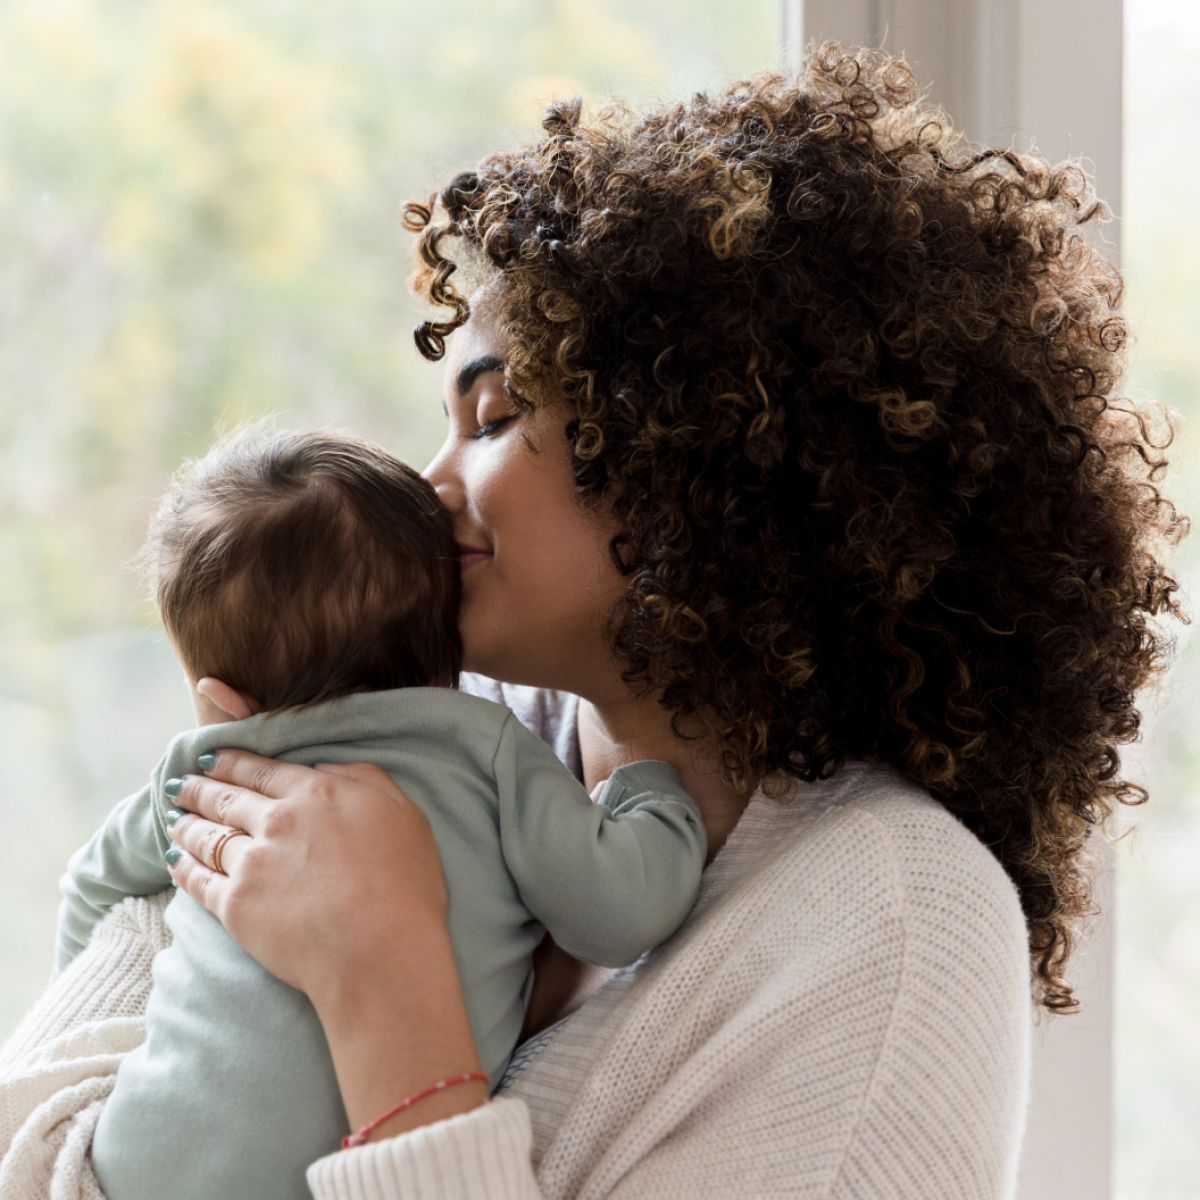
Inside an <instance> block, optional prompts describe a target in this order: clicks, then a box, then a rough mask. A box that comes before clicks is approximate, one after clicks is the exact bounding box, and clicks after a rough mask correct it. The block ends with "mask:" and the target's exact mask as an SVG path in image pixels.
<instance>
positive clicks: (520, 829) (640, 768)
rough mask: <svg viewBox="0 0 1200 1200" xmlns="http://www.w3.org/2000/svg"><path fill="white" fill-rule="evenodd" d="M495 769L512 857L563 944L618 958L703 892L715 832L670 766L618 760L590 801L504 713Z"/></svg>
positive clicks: (663, 929)
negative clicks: (622, 763) (597, 795)
mask: <svg viewBox="0 0 1200 1200" xmlns="http://www.w3.org/2000/svg"><path fill="white" fill-rule="evenodd" d="M494 769H495V772H496V783H497V788H498V791H499V797H500V839H501V843H502V845H503V848H504V858H505V861H506V863H507V864H508V869H509V870H510V871H511V872H512V874H513V878H514V879H515V880H516V882H517V887H518V888H519V889H520V892H521V899H522V900H523V901H524V902H525V904H526V905H527V906H528V907H529V910H530V912H532V913H533V915H534V916H535V917H537V918H538V920H540V921H541V922H542V923H543V924H544V925H545V926H546V928H547V929H548V930H549V931H550V935H551V936H552V937H553V938H554V940H555V941H556V942H557V943H558V944H559V945H560V946H561V947H562V948H563V949H564V950H566V951H567V952H568V953H570V954H573V955H575V957H576V958H581V959H583V960H584V961H585V962H591V963H598V964H599V965H601V966H605V967H622V966H626V965H627V964H629V963H631V962H634V961H636V960H637V959H638V958H639V957H641V955H642V954H644V953H645V952H646V951H647V950H649V949H651V948H652V947H654V946H656V945H658V943H659V942H661V941H663V940H665V939H666V938H667V937H669V936H670V935H671V934H672V933H674V932H675V930H676V929H677V928H678V927H679V926H680V924H681V923H682V922H683V920H684V918H685V917H686V916H687V914H688V911H689V910H690V909H691V907H692V903H693V901H694V900H695V898H696V892H697V890H698V889H699V886H700V875H701V873H702V871H703V870H704V856H705V853H706V851H707V846H708V843H707V837H706V834H705V831H704V822H703V820H702V819H701V817H700V809H699V807H698V806H697V804H696V802H695V801H694V800H693V799H692V798H691V797H690V796H689V795H688V794H687V793H686V792H685V791H684V790H683V785H682V784H681V783H680V781H679V776H678V775H677V774H676V773H675V771H674V769H673V768H672V767H669V766H668V765H667V764H666V763H660V762H640V763H633V764H631V765H629V766H624V767H620V768H619V769H618V770H616V771H614V772H613V775H612V778H611V779H609V781H608V784H607V786H606V787H605V789H604V794H603V795H602V796H601V797H600V802H599V803H598V804H593V803H592V802H591V799H590V797H589V796H588V794H587V792H586V791H585V790H584V787H583V785H582V784H580V783H579V782H578V781H577V780H575V779H574V778H572V777H571V775H570V774H569V773H568V772H567V771H565V770H564V769H563V767H562V764H561V763H559V762H558V760H557V759H556V758H555V757H554V755H553V753H552V752H551V751H550V750H549V749H548V748H547V747H546V746H545V745H544V744H542V742H540V741H539V740H538V739H537V738H536V737H534V736H533V735H532V734H531V733H529V731H528V730H526V729H525V728H524V727H523V726H521V725H520V724H519V723H518V722H517V720H516V719H515V718H513V717H509V719H508V720H507V722H506V723H505V726H504V730H503V733H502V734H501V737H500V741H499V745H498V746H497V750H496V757H495V760H494Z"/></svg>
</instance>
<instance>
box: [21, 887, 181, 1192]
mask: <svg viewBox="0 0 1200 1200" xmlns="http://www.w3.org/2000/svg"><path fill="white" fill-rule="evenodd" d="M170 896H171V893H169V892H164V893H162V894H160V895H157V896H151V897H149V898H146V899H143V898H138V899H131V900H127V901H125V902H124V903H123V904H121V905H119V906H118V907H117V908H115V909H114V910H113V911H112V912H111V913H110V914H109V915H108V916H107V917H106V918H105V919H104V920H102V921H101V922H100V923H99V924H98V925H97V927H96V930H95V933H94V934H93V936H92V938H91V940H90V941H89V942H88V944H87V947H86V949H84V950H83V951H82V953H80V954H79V955H78V957H76V958H75V959H74V961H73V962H72V963H71V965H70V966H69V967H67V968H66V970H64V971H62V972H61V973H60V974H59V975H58V976H57V977H56V978H55V979H54V981H53V982H52V983H51V984H50V985H49V987H47V988H46V990H45V991H44V992H43V993H42V995H41V996H40V997H39V999H38V1001H37V1003H36V1004H35V1005H34V1006H33V1009H32V1010H31V1011H30V1012H29V1014H28V1015H27V1016H26V1017H25V1019H24V1020H23V1021H22V1022H21V1024H20V1025H18V1026H17V1028H16V1030H15V1031H14V1032H13V1034H12V1035H11V1036H10V1037H9V1039H8V1041H7V1042H5V1043H4V1046H3V1047H2V1048H0V1196H20V1197H22V1200H43V1197H46V1198H48V1197H55V1198H62V1200H66V1198H68V1197H69V1198H70V1200H76V1198H78V1200H103V1197H102V1196H101V1193H100V1190H99V1188H98V1187H97V1185H96V1182H95V1179H94V1178H93V1176H92V1170H91V1163H90V1160H89V1158H88V1149H89V1147H90V1145H91V1138H92V1132H93V1130H94V1129H95V1125H96V1120H97V1119H98V1117H99V1115H100V1109H101V1106H102V1105H103V1103H104V1100H105V1098H106V1097H107V1096H108V1093H109V1092H110V1091H111V1090H112V1086H113V1083H114V1081H115V1079H116V1072H117V1068H118V1066H119V1065H120V1063H121V1060H122V1059H123V1058H124V1057H125V1055H126V1054H127V1053H128V1052H129V1051H130V1050H132V1049H134V1047H136V1046H138V1045H140V1044H141V1042H142V1040H143V1039H144V1038H145V1019H144V1015H145V1010H146V1001H147V999H148V998H149V995H150V987H151V974H150V965H151V962H152V961H153V959H154V955H155V954H156V953H157V952H158V951H159V950H161V949H164V948H165V947H166V946H167V945H168V944H169V943H170V940H171V935H170V931H169V929H168V928H167V926H166V923H165V922H164V920H163V910H164V909H165V908H166V905H167V902H168V900H169V899H170Z"/></svg>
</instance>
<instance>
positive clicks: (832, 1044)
mask: <svg viewBox="0 0 1200 1200" xmlns="http://www.w3.org/2000/svg"><path fill="white" fill-rule="evenodd" d="M164 899H165V897H156V898H152V899H150V900H133V901H127V902H126V903H125V904H124V905H122V906H121V908H120V909H118V910H117V911H115V912H114V913H113V914H111V915H110V916H109V917H108V918H107V919H106V921H105V922H104V923H103V924H102V925H101V926H100V927H99V928H98V929H97V931H96V934H95V936H94V937H93V940H92V942H91V943H90V944H89V946H88V948H87V950H86V951H84V953H83V954H81V955H80V957H79V958H78V959H77V960H76V961H75V963H74V964H73V965H72V967H71V968H70V969H69V970H68V971H67V972H65V973H64V974H63V975H62V976H60V977H59V978H58V980H56V981H55V983H54V984H52V985H51V987H50V989H49V990H48V991H47V992H46V993H45V995H44V996H43V997H42V999H41V1000H40V1001H39V1003H38V1005H37V1006H36V1007H35V1009H34V1010H33V1012H32V1013H31V1014H30V1015H29V1017H28V1018H27V1019H26V1021H25V1022H24V1024H23V1025H22V1026H21V1027H20V1028H19V1029H18V1031H17V1033H16V1034H15V1035H14V1037H13V1038H12V1039H11V1040H10V1041H9V1043H8V1044H7V1045H6V1047H5V1048H4V1051H3V1053H2V1054H0V1197H2V1198H3V1200H41V1198H42V1197H51V1198H53V1200H82V1198H87V1200H96V1198H97V1197H99V1192H98V1190H97V1188H96V1185H95V1182H94V1180H93V1178H92V1176H91V1173H90V1170H89V1168H88V1164H87V1158H86V1152H87V1145H88V1140H89V1138H90V1135H91V1130H92V1128H93V1127H94V1123H95V1119H96V1114H97V1113H98V1111H99V1107H100V1105H101V1104H102V1103H103V1097H104V1095H106V1094H107V1091H108V1089H109V1088H110V1087H111V1080H112V1076H113V1073H114V1072H115V1070H116V1066H117V1064H118V1063H119V1061H120V1056H121V1054H123V1053H124V1052H125V1051H127V1050H128V1049H129V1048H130V1047H131V1046H132V1045H134V1044H136V1043H137V1041H138V1039H139V1038H140V1036H141V1025H140V1016H141V1013H142V1010H143V1008H144V1005H145V1000H146V995H147V993H148V991H149V986H150V976H149V962H150V958H151V956H152V955H153V953H154V952H155V950H156V949H158V948H160V947H161V946H162V945H163V944H165V940H166V936H167V934H166V930H165V927H164V926H163V922H162V915H161V914H162V905H163V901H164ZM1029 1026H1030V1004H1029V988H1028V960H1027V951H1026V944H1025V927H1024V922H1023V921H1022V918H1021V913H1020V908H1019V906H1018V903H1017V899H1016V896H1015V894H1014V891H1013V888H1012V886H1011V884H1010V883H1009V881H1008V879H1007V877H1006V876H1005V874H1004V872H1003V871H1002V870H1001V868H1000V867H999V865H998V864H997V863H996V862H995V861H994V859H993V858H992V857H991V855H990V854H989V853H988V851H987V850H986V849H985V848H984V847H983V846H982V845H980V843H979V842H978V841H977V840H976V839H975V838H974V837H973V836H972V835H971V834H969V833H968V832H967V831H966V830H965V829H963V828H962V826H961V825H959V824H958V822H957V821H955V820H954V819H953V818H952V817H950V816H949V815H948V814H947V813H946V812H945V811H944V810H943V809H942V808H941V807H940V806H939V805H938V804H937V803H936V802H934V801H933V800H931V799H930V798H929V797H928V796H927V795H925V794H924V793H922V792H921V791H919V790H918V789H915V788H913V787H911V786H909V785H908V784H906V783H903V782H902V781H900V780H899V779H898V778H897V777H896V776H895V775H894V774H892V773H891V772H889V771H887V770H884V769H876V768H872V767H869V766H866V765H862V764H859V765H854V766H851V767H849V768H847V769H845V770H844V771H842V772H841V773H840V774H839V775H838V776H837V777H836V778H835V779H833V780H831V781H828V782H826V783H822V784H815V785H806V786H802V787H800V788H798V789H797V792H796V794H795V796H794V797H793V798H792V799H791V800H790V801H789V802H787V803H775V802H772V801H768V800H765V799H763V798H761V797H759V798H756V799H755V800H754V801H753V802H752V803H751V804H750V806H749V808H748V809H747V811H746V813H745V815H744V816H743V818H742V820H741V821H740V822H739V824H738V825H737V827H736V829H735V830H734V832H733V834H732V835H731V836H730V838H729V840H728V842H727V843H726V845H725V847H724V848H723V849H722V851H721V853H720V854H719V855H718V857H717V859H716V861H715V862H714V863H713V864H712V866H711V867H710V868H709V869H708V871H707V872H706V873H705V876H704V882H703V885H702V888H701V892H700V898H699V900H698V901H697V903H696V907H695V909H694V910H693V912H692V914H691V916H690V917H689V918H688V920H687V922H686V923H685V924H684V926H683V928H682V929H681V930H680V931H679V932H678V933H677V934H676V935H675V936H674V937H673V938H672V939H671V940H670V941H669V942H667V943H665V944H664V945H662V946H660V947H659V948H658V949H656V950H654V951H652V952H651V953H650V954H649V955H647V956H646V957H645V958H643V959H642V960H641V961H640V962H639V963H637V964H636V965H634V966H633V967H630V968H628V969H626V970H625V971H622V972H620V973H619V974H618V975H617V976H616V977H615V978H613V979H612V980H610V981H609V983H607V984H606V985H605V986H604V988H603V989H602V990H601V992H600V993H599V994H598V995H597V996H596V997H595V998H594V999H593V1000H591V1001H589V1002H588V1003H587V1004H586V1005H585V1006H584V1007H583V1008H582V1009H580V1010H579V1012H577V1013H576V1014H575V1015H574V1016H572V1017H571V1018H569V1019H568V1020H567V1021H565V1022H563V1023H562V1024H561V1025H560V1026H559V1027H558V1028H557V1030H556V1031H555V1033H554V1035H553V1036H552V1037H550V1038H548V1039H547V1040H546V1042H545V1045H544V1047H543V1048H542V1049H541V1050H540V1052H539V1053H537V1054H536V1055H535V1056H533V1057H532V1059H530V1060H528V1061H527V1062H525V1063H523V1064H522V1063H521V1061H520V1060H519V1059H518V1062H517V1063H516V1064H515V1065H514V1068H513V1070H512V1071H510V1074H509V1077H508V1081H507V1084H508V1086H507V1090H506V1091H505V1094H504V1095H503V1096H502V1097H501V1098H498V1099H496V1100H493V1101H492V1103H490V1104H488V1105H486V1106H484V1107H483V1108H480V1109H476V1110H475V1111H473V1112H470V1113H467V1114H465V1115H464V1116H461V1117H456V1118H454V1119H452V1120H449V1121H444V1122H440V1123H438V1124H434V1125H430V1126H426V1127H425V1128H422V1129H418V1130H416V1131H414V1132H412V1133H409V1134H405V1135H403V1136H401V1137H398V1138H393V1139H391V1140H389V1141H385V1142H381V1143H377V1144H373V1145H368V1146H364V1147H361V1148H359V1149H356V1150H350V1151H343V1152H341V1153H339V1154H336V1155H333V1156H330V1157H328V1158H324V1159H321V1160H319V1161H318V1162H316V1163H314V1164H313V1166H312V1167H311V1168H310V1170H309V1183H310V1186H311V1188H312V1190H313V1192H314V1194H315V1195H316V1196H317V1197H318V1200H484V1198H487V1200H538V1198H539V1197H546V1198H547V1200H551V1198H553V1200H651V1198H654V1200H674V1198H679V1200H682V1198H684V1197H688V1198H690V1197H702V1196H712V1197H723V1198H739V1197H746V1198H749V1197H769V1196H789V1197H805V1198H812V1200H816V1198H818V1197H819V1198H821V1200H835V1198H836V1200H851V1198H853V1200H893V1198H894V1200H972V1198H976V1197H979V1198H985V1197H986V1198H988V1200H994V1198H1000V1197H1007V1196H1011V1194H1012V1190H1013V1184H1014V1177H1015V1173H1016V1161H1017V1152H1018V1148H1019V1144H1020V1135H1021V1125H1022V1115H1023V1109H1024V1103H1025V1091H1026V1081H1027V1073H1028V1041H1029ZM219 1152H220V1150H219V1147H214V1153H219ZM170 1191H171V1189H170V1182H169V1181H168V1180H164V1188H163V1194H164V1197H166V1196H169V1195H170ZM239 1200H240V1198H239ZM245 1200H252V1198H250V1197H247V1198H245Z"/></svg>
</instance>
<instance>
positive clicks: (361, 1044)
mask: <svg viewBox="0 0 1200 1200" xmlns="http://www.w3.org/2000/svg"><path fill="white" fill-rule="evenodd" d="M310 999H311V1000H312V1001H313V1006H314V1007H315V1008H316V1010H317V1015H318V1017H319V1018H320V1020H321V1024H322V1027H323V1028H324V1031H325V1037H326V1040H327V1041H328V1042H329V1049H330V1053H331V1054H332V1056H333V1063H334V1069H335V1070H336V1072H337V1078H338V1086H339V1088H340V1090H341V1093H342V1102H343V1103H344V1105H345V1107H346V1115H347V1117H348V1119H349V1122H350V1127H351V1129H359V1128H361V1127H362V1126H364V1125H366V1124H367V1123H368V1122H371V1121H373V1120H375V1119H376V1118H377V1117H379V1116H380V1115H381V1114H382V1113H385V1112H387V1111H388V1110H389V1109H391V1108H393V1107H394V1106H395V1105H396V1104H397V1103H399V1102H400V1101H402V1100H404V1099H405V1098H407V1097H409V1096H413V1095H415V1094H417V1093H418V1092H420V1091H423V1090H424V1089H426V1088H428V1087H430V1086H431V1085H433V1084H435V1083H437V1082H438V1081H440V1080H445V1079H451V1078H454V1077H456V1076H460V1075H464V1074H468V1073H471V1072H477V1071H480V1069H481V1068H480V1063H479V1055H478V1052H477V1050H476V1049H475V1042H474V1038H473V1037H472V1035H471V1027H470V1023H469V1022H468V1020H467V1012H466V1005H465V1003H464V1001H463V995H462V987H461V985H460V983H459V979H458V971H457V969H456V967H455V965H454V954H453V950H452V948H451V945H450V938H449V934H448V933H447V931H446V927H445V925H444V923H422V925H421V926H419V927H417V928H414V927H412V926H410V927H409V928H408V929H406V931H405V934H404V946H403V947H402V948H399V952H396V951H394V950H393V948H391V947H382V946H381V947H379V948H378V953H377V954H376V955H375V956H374V959H373V961H372V962H371V964H370V965H369V966H368V965H367V964H363V963H360V964H359V965H358V967H357V968H356V969H355V970H353V971H347V972H339V973H338V975H337V977H331V978H330V979H329V980H327V981H326V983H325V985H324V986H323V987H322V988H321V989H320V990H319V991H317V992H315V993H314V994H310ZM487 1097H488V1089H487V1085H486V1084H484V1083H482V1082H471V1083H466V1084H462V1085H460V1086H456V1087H453V1088H448V1089H445V1090H443V1091H439V1092H437V1093H435V1094H433V1095H430V1096H427V1097H425V1098H423V1099H422V1100H420V1101H418V1102H417V1103H415V1104H413V1105H411V1106H410V1107H408V1108H406V1109H404V1110H403V1111H401V1112H399V1113H396V1114H395V1115H394V1116H393V1117H390V1118H388V1120H386V1121H384V1122H382V1123H381V1124H380V1125H379V1126H378V1127H377V1128H376V1129H374V1130H373V1131H372V1132H371V1135H370V1136H369V1138H368V1140H369V1141H379V1140H381V1139H382V1138H386V1137H394V1136H395V1135H397V1134H399V1133H404V1132H406V1131H407V1130H410V1129H415V1128H417V1127H419V1126H421V1125H427V1124H431V1123H432V1122H434V1121H440V1120H445V1119H446V1118H447V1117H451V1116H455V1115H457V1114H459V1113H463V1112H468V1111H469V1110H470V1109H472V1108H477V1107H478V1106H479V1105H480V1104H483V1103H485V1102H486V1100H487Z"/></svg>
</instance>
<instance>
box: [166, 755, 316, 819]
mask: <svg viewBox="0 0 1200 1200" xmlns="http://www.w3.org/2000/svg"><path fill="white" fill-rule="evenodd" d="M301 770H303V768H301ZM168 794H169V793H168ZM171 803H172V804H174V805H175V806H176V807H177V808H179V809H182V810H183V811H185V812H189V813H196V814H197V815H199V816H201V817H203V818H205V820H206V821H207V822H209V823H211V824H213V825H222V826H232V827H233V828H234V829H245V830H246V831H247V832H248V833H251V834H261V833H262V828H263V823H264V821H265V819H266V810H267V806H268V803H269V802H267V801H264V799H263V797H262V796H260V795H256V794H255V793H254V792H250V791H247V790H246V789H245V788H240V787H235V786H232V785H231V784H228V783H222V782H220V781H219V780H216V779H207V778H205V777H204V776H203V775H185V776H184V777H183V779H182V781H181V783H180V787H179V791H178V792H177V794H176V795H175V796H173V797H172V798H171Z"/></svg>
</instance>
